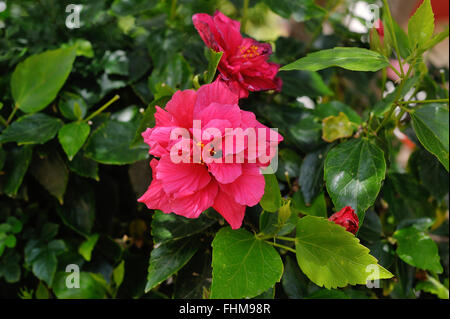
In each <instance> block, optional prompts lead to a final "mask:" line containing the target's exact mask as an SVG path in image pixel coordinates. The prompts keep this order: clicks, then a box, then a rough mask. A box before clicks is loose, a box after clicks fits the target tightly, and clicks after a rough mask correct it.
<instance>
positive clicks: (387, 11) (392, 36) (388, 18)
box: [383, 0, 411, 78]
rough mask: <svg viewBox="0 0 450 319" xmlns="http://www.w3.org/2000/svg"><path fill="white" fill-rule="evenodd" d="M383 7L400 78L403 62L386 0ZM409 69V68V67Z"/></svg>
mask: <svg viewBox="0 0 450 319" xmlns="http://www.w3.org/2000/svg"><path fill="white" fill-rule="evenodd" d="M383 4H384V8H385V9H386V15H387V23H388V24H389V27H388V31H389V34H390V35H391V38H392V42H393V44H394V49H395V53H396V54H397V59H398V64H399V66H400V73H401V75H402V78H403V77H404V76H405V72H404V71H403V63H402V56H401V55H400V50H399V47H398V43H397V37H396V36H395V31H394V22H393V19H392V15H391V9H390V8H389V4H388V2H387V0H383ZM410 69H411V68H410Z"/></svg>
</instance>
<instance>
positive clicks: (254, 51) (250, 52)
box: [239, 45, 260, 60]
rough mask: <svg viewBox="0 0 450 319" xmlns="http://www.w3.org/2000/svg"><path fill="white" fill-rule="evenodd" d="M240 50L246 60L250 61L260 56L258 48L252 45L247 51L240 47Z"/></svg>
mask: <svg viewBox="0 0 450 319" xmlns="http://www.w3.org/2000/svg"><path fill="white" fill-rule="evenodd" d="M239 50H240V51H241V55H242V56H243V57H244V59H247V60H248V59H250V58H253V57H257V56H259V55H260V53H259V51H258V47H257V46H256V45H252V46H250V47H248V48H247V49H246V48H245V47H242V46H241V47H239Z"/></svg>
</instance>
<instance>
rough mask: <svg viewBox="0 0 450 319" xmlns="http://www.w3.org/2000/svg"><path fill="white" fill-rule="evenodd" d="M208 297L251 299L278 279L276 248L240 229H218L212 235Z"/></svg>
mask: <svg viewBox="0 0 450 319" xmlns="http://www.w3.org/2000/svg"><path fill="white" fill-rule="evenodd" d="M212 247H213V260H212V267H213V279H212V285H211V298H213V299H214V298H215V299H221V298H232V299H238V298H252V297H255V296H257V295H259V294H261V293H263V292H265V291H266V290H267V289H269V288H271V287H273V286H274V285H275V283H277V282H278V281H280V279H281V275H282V274H283V262H282V261H281V258H280V255H279V254H278V252H277V251H276V249H275V248H274V247H272V246H270V245H269V244H267V243H266V242H264V241H263V240H260V239H258V238H256V237H255V236H254V235H253V234H251V233H249V232H248V231H246V230H244V229H242V228H241V229H237V230H231V228H228V227H226V228H222V229H221V230H220V231H219V232H218V233H217V234H216V237H215V238H214V241H213V243H212Z"/></svg>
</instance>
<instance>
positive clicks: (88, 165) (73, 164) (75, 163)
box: [68, 152, 100, 181]
mask: <svg viewBox="0 0 450 319" xmlns="http://www.w3.org/2000/svg"><path fill="white" fill-rule="evenodd" d="M68 164H69V169H70V170H71V171H72V172H75V173H77V174H78V175H80V176H83V177H88V178H92V179H94V180H96V181H99V180H100V177H99V176H98V163H97V162H96V161H94V160H91V159H90V158H87V157H84V154H83V152H78V153H77V155H76V156H75V157H74V158H73V160H72V161H70V162H69V163H68Z"/></svg>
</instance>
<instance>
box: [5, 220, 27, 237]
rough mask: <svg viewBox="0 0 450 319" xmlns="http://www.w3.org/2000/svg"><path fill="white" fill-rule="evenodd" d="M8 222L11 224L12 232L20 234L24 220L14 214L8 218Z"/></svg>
mask: <svg viewBox="0 0 450 319" xmlns="http://www.w3.org/2000/svg"><path fill="white" fill-rule="evenodd" d="M6 222H7V223H8V224H9V225H10V226H11V232H12V233H13V234H18V233H20V232H21V231H22V227H23V225H22V222H21V221H20V220H18V219H17V218H16V217H14V216H9V217H8V218H7V219H6Z"/></svg>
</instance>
